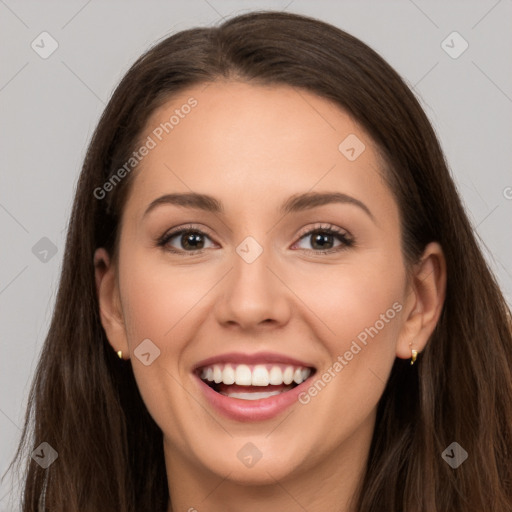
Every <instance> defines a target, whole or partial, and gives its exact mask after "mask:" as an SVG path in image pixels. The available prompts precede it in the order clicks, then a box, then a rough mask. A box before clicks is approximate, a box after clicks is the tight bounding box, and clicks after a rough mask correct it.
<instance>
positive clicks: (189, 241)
mask: <svg viewBox="0 0 512 512" xmlns="http://www.w3.org/2000/svg"><path fill="white" fill-rule="evenodd" d="M198 238H199V239H200V238H201V235H200V234H198V233H192V234H189V235H183V237H182V241H184V242H185V243H184V244H183V246H184V247H187V245H188V246H189V247H191V248H192V249H201V248H202V246H201V240H199V241H198V240H197V239H198ZM197 243H199V245H200V247H198V246H197V245H196V244H197Z"/></svg>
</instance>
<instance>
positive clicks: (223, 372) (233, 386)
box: [196, 364, 316, 400]
mask: <svg viewBox="0 0 512 512" xmlns="http://www.w3.org/2000/svg"><path fill="white" fill-rule="evenodd" d="M315 371H316V370H315V368H312V367H306V366H294V365H284V364H256V365H247V364H238V365H237V364H214V365H210V366H204V367H201V368H198V369H197V370H196V374H197V376H198V377H199V378H200V379H201V380H202V381H203V382H204V383H205V384H207V385H208V386H209V387H210V388H212V389H213V390H214V391H216V392H217V393H219V394H221V395H224V396H227V397H229V398H237V399H240V400H261V399H265V398H270V397H272V396H275V395H279V394H281V393H285V392H287V391H290V390H291V389H293V388H295V387H297V386H298V385H300V384H302V383H303V382H304V381H305V380H307V379H308V378H309V377H311V376H312V375H313V374H314V373H315Z"/></svg>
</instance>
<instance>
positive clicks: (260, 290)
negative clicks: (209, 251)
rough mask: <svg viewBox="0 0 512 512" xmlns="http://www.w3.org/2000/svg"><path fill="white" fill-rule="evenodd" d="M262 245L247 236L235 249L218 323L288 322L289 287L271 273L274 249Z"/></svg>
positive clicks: (218, 309)
mask: <svg viewBox="0 0 512 512" xmlns="http://www.w3.org/2000/svg"><path fill="white" fill-rule="evenodd" d="M262 238H263V237H262ZM266 240H268V239H266ZM263 243H264V242H263V241H262V243H260V242H258V241H257V240H256V238H255V237H253V236H247V237H246V238H245V239H244V240H242V242H241V243H240V244H239V245H238V246H237V247H236V248H235V251H234V254H233V260H232V263H233V269H232V271H231V272H229V274H228V275H227V276H226V281H225V283H224V286H223V293H222V297H221V298H220V299H219V302H218V304H217V315H218V319H219V321H221V322H224V323H225V322H230V323H233V322H234V323H237V324H239V325H240V326H242V327H249V326H256V325H258V324H260V323H263V322H265V321H269V320H272V321H274V322H275V323H283V322H286V321H287V319H288V315H289V310H290V304H289V297H288V293H287V288H286V287H285V286H283V284H282V283H281V282H280V280H279V279H278V278H277V277H276V275H275V270H274V269H272V270H273V271H271V270H270V268H272V267H273V261H275V258H274V257H273V255H272V251H271V248H270V247H267V246H265V247H264V245H263Z"/></svg>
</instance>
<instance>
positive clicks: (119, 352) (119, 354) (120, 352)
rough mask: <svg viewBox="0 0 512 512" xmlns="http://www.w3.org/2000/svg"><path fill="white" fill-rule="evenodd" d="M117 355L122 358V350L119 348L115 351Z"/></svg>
mask: <svg viewBox="0 0 512 512" xmlns="http://www.w3.org/2000/svg"><path fill="white" fill-rule="evenodd" d="M117 356H118V357H119V359H123V351H122V350H119V351H118V352H117Z"/></svg>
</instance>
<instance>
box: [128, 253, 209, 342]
mask: <svg viewBox="0 0 512 512" xmlns="http://www.w3.org/2000/svg"><path fill="white" fill-rule="evenodd" d="M154 259H155V258H151V257H148V255H147V254H144V253H142V252H141V255H140V257H137V255H135V256H134V257H131V258H129V259H128V258H127V259H126V260H125V262H124V267H121V272H122V275H120V280H121V282H122V283H123V288H122V297H123V313H124V317H125V322H126V326H127V333H128V337H129V340H128V341H129V342H130V346H131V349H132V350H133V349H134V348H135V346H134V345H133V344H136V343H137V342H139V341H141V340H142V339H144V338H150V339H151V340H153V341H154V342H155V344H157V346H158V347H159V348H160V349H161V350H166V351H168V350H171V349H172V350H173V351H176V350H179V348H180V346H179V340H180V339H181V338H180V337H179V336H176V333H177V332H179V331H180V329H181V328H182V326H183V325H185V324H187V320H188V316H189V315H190V314H192V312H193V310H194V308H196V307H197V306H198V304H199V303H200V301H201V298H202V297H203V296H204V295H205V294H206V293H207V292H208V290H209V289H210V288H212V286H213V284H214V283H215V279H214V278H215V276H211V275H210V273H209V272H207V271H204V270H199V269H198V270H195V271H194V272H193V273H191V271H190V268H189V269H188V270H187V269H186V267H182V268H180V267H174V268H170V264H165V263H162V262H156V261H153V260H154ZM151 261H153V263H150V262H151ZM123 274H124V275H123ZM171 341H172V344H171Z"/></svg>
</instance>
